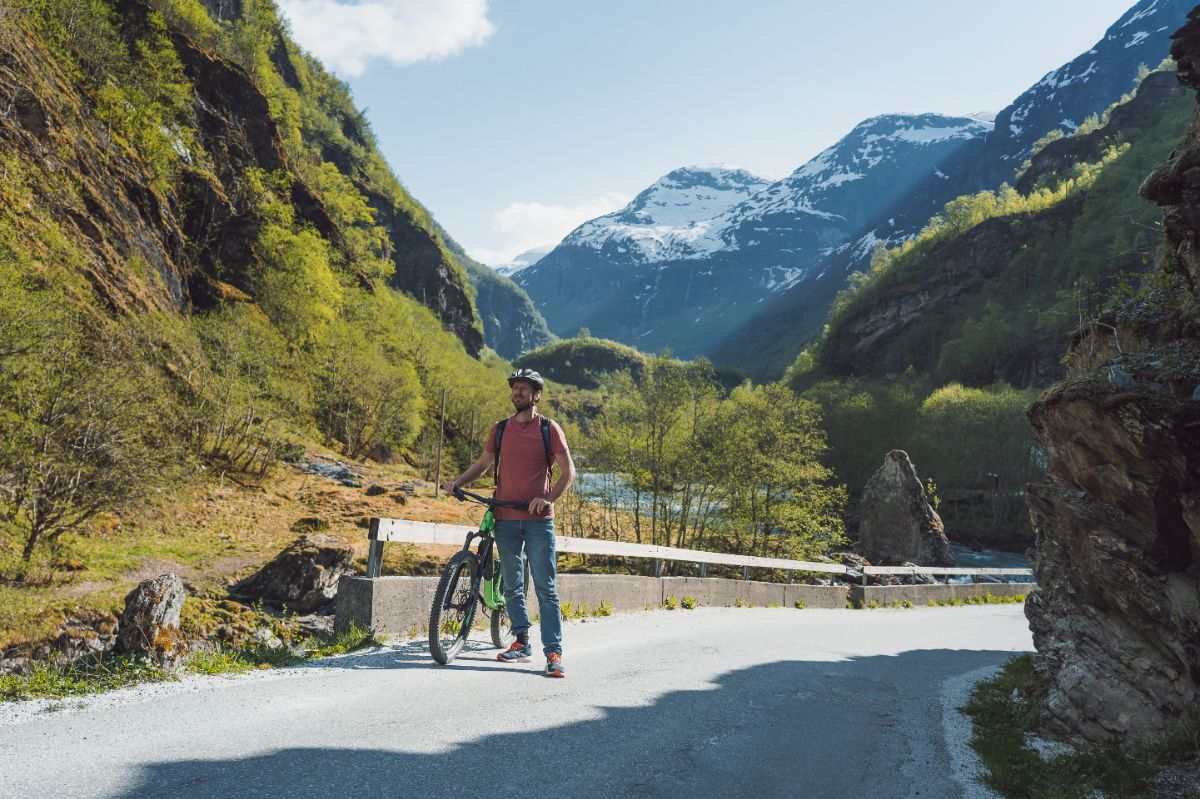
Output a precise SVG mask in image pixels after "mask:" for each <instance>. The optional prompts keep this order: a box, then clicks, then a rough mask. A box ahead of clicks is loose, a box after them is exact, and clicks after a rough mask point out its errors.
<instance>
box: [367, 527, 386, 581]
mask: <svg viewBox="0 0 1200 799" xmlns="http://www.w3.org/2000/svg"><path fill="white" fill-rule="evenodd" d="M367 535H368V536H369V537H370V540H371V545H370V549H368V550H367V577H370V578H372V579H373V578H375V577H378V576H379V573H380V572H381V571H382V570H383V542H382V541H380V540H379V539H378V538H377V536H378V535H379V519H371V532H369V533H368V534H367Z"/></svg>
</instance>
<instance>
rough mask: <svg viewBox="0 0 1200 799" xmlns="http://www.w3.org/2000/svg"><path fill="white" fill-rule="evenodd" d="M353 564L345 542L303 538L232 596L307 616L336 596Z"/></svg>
mask: <svg viewBox="0 0 1200 799" xmlns="http://www.w3.org/2000/svg"><path fill="white" fill-rule="evenodd" d="M353 564H354V547H352V546H351V545H350V543H349V542H348V541H346V540H345V539H342V538H338V537H337V536H332V535H305V536H301V537H300V538H299V539H297V540H296V541H295V542H293V543H292V544H291V545H290V546H288V547H287V549H285V550H283V551H282V552H280V553H279V554H278V555H276V556H275V559H274V560H272V561H271V562H270V563H268V564H267V565H266V566H263V567H262V568H261V569H260V570H259V571H257V572H256V573H254V574H253V575H251V576H250V577H247V578H246V579H245V580H242V581H241V582H239V583H238V584H237V585H235V586H234V587H233V590H232V594H233V595H234V596H236V597H241V598H245V599H261V600H263V601H264V602H267V603H270V604H272V605H287V608H288V610H289V611H296V612H299V613H307V612H309V611H311V610H315V609H316V608H318V607H320V606H321V605H324V604H325V603H326V602H328V601H329V600H331V599H333V598H334V597H335V596H336V595H337V587H338V580H339V579H340V578H341V577H342V575H344V574H351V573H352V572H353V571H354V566H353Z"/></svg>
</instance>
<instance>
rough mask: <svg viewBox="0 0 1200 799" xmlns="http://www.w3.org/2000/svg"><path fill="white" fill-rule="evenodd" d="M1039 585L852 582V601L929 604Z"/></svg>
mask: <svg viewBox="0 0 1200 799" xmlns="http://www.w3.org/2000/svg"><path fill="white" fill-rule="evenodd" d="M1035 588H1037V586H1036V585H1035V584H1034V583H951V584H949V585H947V584H945V583H937V584H933V585H868V586H861V585H856V586H853V587H852V588H851V590H850V601H851V602H853V603H854V604H855V605H859V606H866V605H869V604H870V603H871V602H876V603H878V604H879V606H880V607H889V606H891V605H892V604H893V603H903V602H904V600H906V599H907V600H908V601H909V602H911V603H913V604H914V605H928V604H929V603H930V602H931V601H936V602H946V601H948V600H950V599H962V600H967V599H970V598H971V597H977V596H985V595H987V594H991V595H992V596H1016V595H1018V594H1025V595H1028V594H1029V592H1030V591H1032V590H1033V589H1035Z"/></svg>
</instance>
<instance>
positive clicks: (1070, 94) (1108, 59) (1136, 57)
mask: <svg viewBox="0 0 1200 799" xmlns="http://www.w3.org/2000/svg"><path fill="white" fill-rule="evenodd" d="M1194 5H1195V3H1194V2H1193V1H1192V0H1142V2H1140V3H1137V4H1135V5H1134V6H1133V7H1132V8H1130V9H1129V10H1128V11H1126V12H1125V13H1124V14H1123V15H1121V18H1120V19H1118V20H1117V21H1116V22H1115V23H1113V25H1112V26H1111V27H1110V28H1109V29H1108V30H1107V31H1106V32H1105V34H1104V38H1103V39H1101V40H1100V41H1099V42H1097V43H1096V44H1095V46H1093V47H1092V48H1091V49H1090V50H1088V51H1087V52H1086V53H1082V54H1080V55H1079V56H1077V57H1076V58H1074V59H1073V60H1071V61H1070V62H1068V63H1066V64H1063V65H1062V66H1061V67H1059V68H1058V69H1055V70H1052V71H1051V72H1048V73H1046V75H1045V76H1044V77H1043V78H1042V79H1041V80H1040V81H1038V82H1037V83H1035V84H1034V85H1033V86H1031V87H1029V89H1027V90H1026V91H1025V92H1024V93H1022V94H1021V96H1020V97H1018V98H1017V99H1016V100H1015V101H1014V102H1013V103H1012V105H1010V106H1008V107H1007V108H1005V109H1004V110H1003V111H1001V112H1000V113H999V114H998V115H997V116H996V134H995V135H994V136H992V137H990V139H991V140H990V141H989V142H988V145H989V150H991V151H992V153H994V154H995V156H997V157H998V158H999V160H1001V161H1005V162H1008V163H1010V164H1011V165H1012V166H1013V167H1014V168H1015V167H1017V166H1020V164H1021V163H1022V162H1023V161H1024V160H1025V159H1026V158H1028V157H1029V154H1030V151H1031V149H1032V147H1033V143H1034V142H1035V141H1037V140H1038V139H1040V138H1041V137H1042V136H1045V135H1046V134H1047V133H1049V132H1050V131H1051V130H1053V129H1054V128H1059V129H1061V130H1062V131H1063V132H1064V133H1070V132H1071V131H1072V130H1074V129H1075V128H1076V127H1078V125H1079V124H1080V123H1081V122H1083V120H1084V119H1085V118H1086V117H1087V116H1088V115H1089V114H1096V113H1100V112H1101V111H1103V110H1104V109H1105V108H1107V107H1108V106H1109V105H1111V104H1112V103H1113V102H1114V101H1115V100H1116V99H1117V98H1119V97H1120V96H1121V95H1122V94H1124V93H1125V92H1128V91H1129V90H1130V89H1132V88H1133V79H1134V77H1135V76H1136V75H1137V69H1138V65H1139V64H1144V65H1145V66H1147V67H1148V68H1150V69H1154V68H1155V67H1156V66H1158V64H1159V62H1161V61H1162V60H1163V59H1164V58H1166V57H1167V49H1168V48H1169V47H1170V37H1171V34H1172V33H1174V32H1175V31H1176V30H1178V29H1179V27H1180V26H1181V25H1183V23H1184V21H1185V20H1186V19H1187V13H1188V11H1190V10H1191V9H1192V7H1193V6H1194Z"/></svg>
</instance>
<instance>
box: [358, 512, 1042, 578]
mask: <svg viewBox="0 0 1200 799" xmlns="http://www.w3.org/2000/svg"><path fill="white" fill-rule="evenodd" d="M474 531H475V528H474V527H467V526H465V525H461V524H440V523H436V522H415V521H409V520H407V519H381V518H373V519H371V528H370V532H369V533H368V538H369V539H370V542H371V545H370V551H369V553H368V555H367V577H378V576H379V573H380V570H381V568H382V565H383V545H384V543H386V542H388V541H403V542H405V543H409V544H443V545H446V546H456V547H457V546H462V543H463V541H464V540H466V537H467V536H468V535H469V534H470V533H472V532H474ZM554 543H555V548H556V549H557V551H559V552H578V553H581V554H588V555H612V556H616V557H624V558H650V559H652V560H653V561H654V574H655V576H656V577H659V576H662V562H663V561H665V560H675V561H685V562H688V563H699V564H700V576H701V577H705V576H707V572H708V569H707V566H708V564H710V563H716V564H720V565H723V566H741V567H742V576H743V577H744V578H746V579H749V571H750V569H751V568H755V569H780V570H782V571H785V572H787V577H788V582H789V583H790V582H791V581H792V572H815V573H823V574H844V575H847V576H849V577H855V578H857V577H862V579H863V585H866V579H867V576H868V575H888V574H929V575H947V576H954V575H958V576H974V577H978V576H984V575H1006V576H1007V575H1014V576H1015V575H1022V576H1031V575H1032V574H1033V571H1032V570H1031V569H989V568H986V567H983V568H979V567H974V568H961V569H960V568H953V567H944V566H866V567H864V568H863V569H862V571H859V570H858V569H852V568H848V567H846V566H843V565H842V564H840V563H815V562H812V561H805V560H788V559H786V558H760V557H757V556H754V555H732V554H729V553H727V552H705V551H703V550H699V549H681V548H679V547H665V546H658V545H655V544H633V543H628V542H625V541H606V540H603V539H599V538H573V537H570V536H564V535H558V536H555V537H554Z"/></svg>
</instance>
